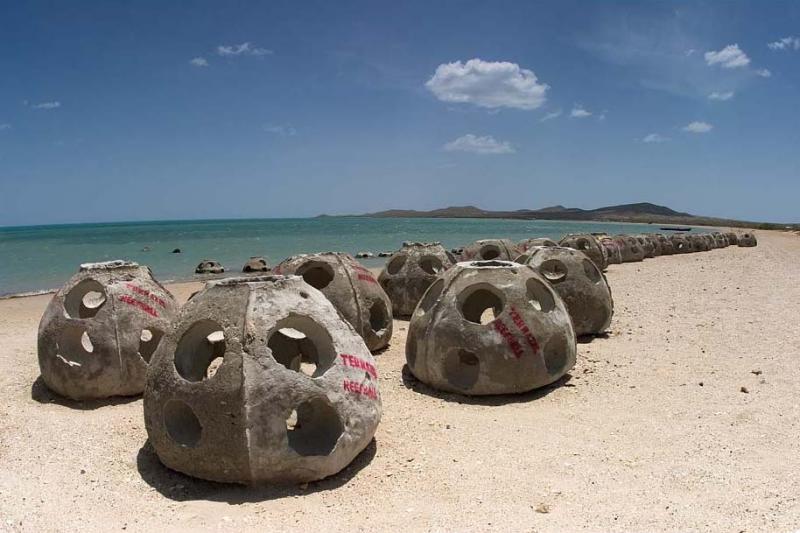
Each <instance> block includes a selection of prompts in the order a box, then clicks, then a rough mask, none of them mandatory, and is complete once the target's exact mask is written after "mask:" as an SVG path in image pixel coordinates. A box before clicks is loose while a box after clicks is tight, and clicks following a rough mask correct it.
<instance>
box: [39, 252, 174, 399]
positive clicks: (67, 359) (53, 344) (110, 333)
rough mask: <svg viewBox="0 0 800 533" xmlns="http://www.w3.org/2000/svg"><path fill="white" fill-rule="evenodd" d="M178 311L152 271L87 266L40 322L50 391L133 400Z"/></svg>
mask: <svg viewBox="0 0 800 533" xmlns="http://www.w3.org/2000/svg"><path fill="white" fill-rule="evenodd" d="M176 312H177V305H176V303H175V300H174V298H173V297H172V295H171V294H170V293H169V291H167V290H166V289H165V288H164V287H162V286H161V285H160V284H159V283H158V282H157V281H156V280H155V279H154V278H153V275H152V273H151V272H150V269H149V268H148V267H146V266H140V265H138V264H136V263H131V262H128V261H109V262H104V263H87V264H84V265H81V267H80V271H79V272H78V273H77V274H75V275H74V276H73V277H72V278H70V280H69V281H67V283H65V284H64V286H63V287H62V288H61V289H60V290H59V291H58V292H57V293H56V294H55V295H54V296H53V299H52V300H51V301H50V304H49V305H48V306H47V309H46V310H45V312H44V315H43V316H42V319H41V322H40V323H39V350H38V351H39V368H40V370H41V373H42V379H44V382H45V383H46V384H47V386H48V387H49V388H50V389H52V390H53V391H55V392H57V393H58V394H60V395H62V396H65V397H68V398H73V399H76V400H80V399H87V398H106V397H109V396H132V395H135V394H140V393H141V392H142V390H143V389H144V379H145V373H146V371H147V365H148V361H150V358H151V356H152V354H153V352H154V351H155V349H156V347H157V346H158V345H159V343H160V341H161V338H162V336H163V335H164V333H165V332H166V331H167V328H168V327H169V324H170V321H171V320H172V318H173V317H174V316H175V314H176Z"/></svg>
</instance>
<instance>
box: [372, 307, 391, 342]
mask: <svg viewBox="0 0 800 533" xmlns="http://www.w3.org/2000/svg"><path fill="white" fill-rule="evenodd" d="M388 325H389V312H388V311H387V310H386V304H384V303H383V301H381V300H375V302H373V303H372V305H371V306H370V307H369V327H370V328H371V329H372V331H374V332H375V333H377V334H378V335H380V334H381V333H383V331H384V330H385V329H386V327H387V326H388Z"/></svg>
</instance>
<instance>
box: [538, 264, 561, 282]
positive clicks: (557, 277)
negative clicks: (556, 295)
mask: <svg viewBox="0 0 800 533" xmlns="http://www.w3.org/2000/svg"><path fill="white" fill-rule="evenodd" d="M539 272H541V273H542V275H543V276H544V277H545V279H547V281H549V282H550V283H560V282H562V281H564V280H565V279H567V265H565V264H564V263H562V262H561V261H559V260H558V259H548V260H546V261H543V262H542V264H541V265H539Z"/></svg>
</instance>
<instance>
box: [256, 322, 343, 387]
mask: <svg viewBox="0 0 800 533" xmlns="http://www.w3.org/2000/svg"><path fill="white" fill-rule="evenodd" d="M267 347H268V348H269V349H270V351H271V352H272V358H273V359H275V361H277V362H278V363H280V364H282V365H283V366H285V367H286V368H288V369H289V370H294V371H295V372H300V373H303V374H305V375H307V376H310V377H313V378H315V377H318V376H321V375H322V374H324V373H325V372H326V371H327V370H328V369H329V368H330V367H331V366H332V365H333V363H334V361H335V360H336V351H335V348H334V346H333V340H332V339H331V336H330V334H329V333H328V331H327V330H326V329H325V328H323V327H322V326H320V325H319V324H317V323H316V322H314V321H313V320H312V319H310V318H308V317H306V316H302V315H294V314H293V315H289V316H288V317H286V318H284V319H282V320H280V321H278V323H277V324H276V325H275V328H274V329H273V330H272V333H270V335H269V338H268V340H267Z"/></svg>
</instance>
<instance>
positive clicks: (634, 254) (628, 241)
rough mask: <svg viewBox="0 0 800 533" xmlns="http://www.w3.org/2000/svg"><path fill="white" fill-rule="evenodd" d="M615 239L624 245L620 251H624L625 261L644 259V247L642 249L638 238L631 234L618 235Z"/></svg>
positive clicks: (623, 258)
mask: <svg viewBox="0 0 800 533" xmlns="http://www.w3.org/2000/svg"><path fill="white" fill-rule="evenodd" d="M614 240H616V241H617V242H618V243H620V244H621V245H622V247H621V249H620V251H621V252H622V262H623V263H635V262H639V261H644V249H642V247H641V245H640V244H639V241H638V240H636V239H635V238H633V237H631V236H630V235H617V236H616V237H614Z"/></svg>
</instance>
